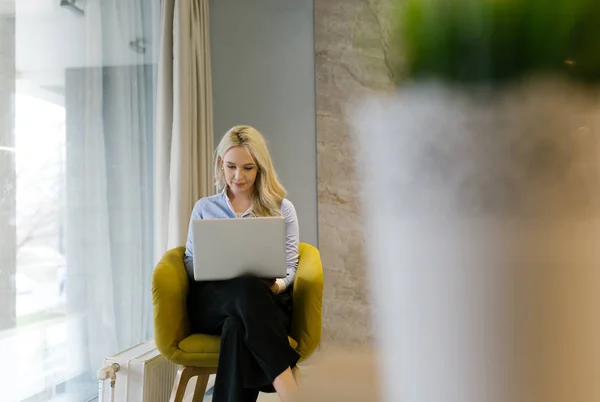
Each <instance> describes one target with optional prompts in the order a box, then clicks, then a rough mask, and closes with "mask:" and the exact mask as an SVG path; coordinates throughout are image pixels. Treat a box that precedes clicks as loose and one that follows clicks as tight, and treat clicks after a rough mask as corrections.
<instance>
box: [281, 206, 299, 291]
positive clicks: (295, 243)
mask: <svg viewBox="0 0 600 402" xmlns="http://www.w3.org/2000/svg"><path fill="white" fill-rule="evenodd" d="M281 214H282V215H283V218H284V219H285V251H286V267H287V275H286V277H285V278H278V279H277V280H276V281H275V284H276V285H277V286H278V289H276V290H277V293H281V292H283V291H284V290H286V289H287V288H288V286H291V285H292V284H293V283H294V277H295V276H296V269H298V257H299V251H298V247H299V244H300V230H299V226H298V215H296V208H294V204H292V203H291V202H290V201H289V200H288V199H284V200H283V201H282V203H281Z"/></svg>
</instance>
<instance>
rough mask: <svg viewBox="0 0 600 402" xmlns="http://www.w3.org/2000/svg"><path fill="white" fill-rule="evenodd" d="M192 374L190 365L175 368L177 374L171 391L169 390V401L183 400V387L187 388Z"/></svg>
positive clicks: (180, 401)
mask: <svg viewBox="0 0 600 402" xmlns="http://www.w3.org/2000/svg"><path fill="white" fill-rule="evenodd" d="M193 376H194V373H193V368H192V367H185V366H180V367H179V369H178V370H177V376H176V377H175V383H174V384H173V391H171V398H169V402H183V397H184V396H185V389H186V388H187V385H188V383H189V382H190V378H192V377H193Z"/></svg>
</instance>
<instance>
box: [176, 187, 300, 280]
mask: <svg viewBox="0 0 600 402" xmlns="http://www.w3.org/2000/svg"><path fill="white" fill-rule="evenodd" d="M281 214H282V216H283V218H284V219H285V244H286V246H285V248H286V268H287V276H286V277H285V278H278V279H277V284H278V285H279V291H280V292H283V291H284V290H285V289H286V288H287V287H288V286H290V285H292V284H293V283H294V277H295V276H296V269H297V268H298V257H299V242H300V234H299V228H298V216H297V215H296V208H294V205H293V204H292V203H291V202H290V201H289V200H288V199H287V198H284V199H283V201H282V202H281ZM253 216H254V215H253V214H252V208H250V209H249V210H248V211H246V212H244V213H243V214H241V216H239V217H241V218H249V217H253ZM237 217H238V215H236V213H235V211H234V210H233V207H232V206H231V203H230V202H229V197H227V193H226V192H225V191H223V192H222V193H220V194H216V195H213V196H210V197H205V198H201V199H200V200H198V202H196V205H194V209H193V210H192V216H191V218H190V226H189V230H188V237H187V242H186V246H185V258H184V260H185V268H186V270H187V272H188V275H189V276H190V278H193V277H194V275H193V272H194V268H193V267H194V262H193V261H194V260H193V259H194V247H193V236H192V221H193V220H196V219H223V218H237Z"/></svg>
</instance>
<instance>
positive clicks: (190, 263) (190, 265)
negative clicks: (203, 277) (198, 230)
mask: <svg viewBox="0 0 600 402" xmlns="http://www.w3.org/2000/svg"><path fill="white" fill-rule="evenodd" d="M200 201H201V200H198V201H197V202H196V205H194V208H193V209H192V215H191V216H190V224H189V227H188V236H187V241H186V243H185V258H184V262H185V270H186V271H187V274H188V276H189V277H190V278H193V277H194V236H193V235H192V222H193V221H195V220H197V219H202V205H201V204H200Z"/></svg>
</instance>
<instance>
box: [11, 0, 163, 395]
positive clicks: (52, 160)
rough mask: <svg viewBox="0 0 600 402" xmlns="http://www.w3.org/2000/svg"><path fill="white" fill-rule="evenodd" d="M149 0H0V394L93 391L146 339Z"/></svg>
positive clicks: (154, 17) (154, 22) (152, 30)
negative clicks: (66, 3)
mask: <svg viewBox="0 0 600 402" xmlns="http://www.w3.org/2000/svg"><path fill="white" fill-rule="evenodd" d="M146 3H148V4H146ZM150 3H157V2H145V1H143V0H128V1H124V2H123V1H117V0H112V1H111V0H109V1H102V2H97V1H93V2H92V1H77V2H74V3H73V4H74V6H70V7H61V6H60V5H59V4H60V2H48V1H44V0H28V1H20V0H19V1H14V0H0V360H1V361H2V362H10V364H2V365H0V389H2V395H3V396H2V398H1V399H2V400H9V401H28V402H36V401H73V402H83V401H89V400H94V398H96V397H97V395H98V382H97V380H96V378H95V373H96V370H97V369H98V368H99V367H101V365H102V362H103V358H104V357H106V356H109V355H112V354H114V353H117V352H119V351H121V350H123V349H125V348H127V347H130V346H132V345H134V344H137V343H139V342H141V341H144V340H146V339H149V338H151V337H152V321H151V319H152V318H151V317H152V316H151V313H152V304H151V294H150V292H151V285H150V282H151V274H152V268H153V254H152V245H153V234H152V230H153V218H152V217H153V132H154V130H153V121H154V117H153V110H154V93H155V90H154V87H155V75H156V46H155V44H156V43H157V41H156V40H155V38H156V30H157V28H158V9H157V8H158V7H159V4H150ZM79 9H80V10H79ZM7 393H8V394H7Z"/></svg>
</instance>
